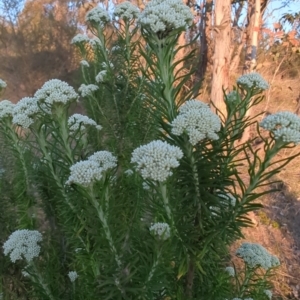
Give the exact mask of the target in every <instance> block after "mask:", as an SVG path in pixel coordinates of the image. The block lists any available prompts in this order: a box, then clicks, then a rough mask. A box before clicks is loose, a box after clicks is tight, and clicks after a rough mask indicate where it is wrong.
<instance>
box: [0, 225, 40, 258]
mask: <svg viewBox="0 0 300 300" xmlns="http://www.w3.org/2000/svg"><path fill="white" fill-rule="evenodd" d="M41 241H42V235H41V233H40V232H38V231H37V230H28V229H22V230H16V231H15V232H13V233H12V234H11V235H10V236H9V238H8V240H7V241H6V242H5V243H4V245H3V249H4V255H8V254H9V256H10V260H11V261H12V262H13V263H14V262H16V260H18V259H24V258H25V259H26V261H27V262H30V261H32V259H33V258H34V257H38V256H39V254H40V250H41V247H40V246H39V245H38V242H41Z"/></svg>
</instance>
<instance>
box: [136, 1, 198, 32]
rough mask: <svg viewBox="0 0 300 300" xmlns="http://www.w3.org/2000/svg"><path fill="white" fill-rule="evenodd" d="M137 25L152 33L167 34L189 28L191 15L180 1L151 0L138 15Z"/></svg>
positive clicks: (191, 19)
mask: <svg viewBox="0 0 300 300" xmlns="http://www.w3.org/2000/svg"><path fill="white" fill-rule="evenodd" d="M138 21H139V23H140V24H141V25H142V26H144V27H148V28H150V29H151V30H152V31H153V32H155V33H158V32H167V31H171V30H174V29H178V28H183V29H185V27H187V26H190V25H191V24H192V21H193V14H192V12H191V10H190V9H189V7H188V6H186V5H185V4H184V3H183V2H182V0H152V1H150V2H148V4H147V5H146V7H145V9H144V11H143V12H142V13H141V14H140V16H139V19H138Z"/></svg>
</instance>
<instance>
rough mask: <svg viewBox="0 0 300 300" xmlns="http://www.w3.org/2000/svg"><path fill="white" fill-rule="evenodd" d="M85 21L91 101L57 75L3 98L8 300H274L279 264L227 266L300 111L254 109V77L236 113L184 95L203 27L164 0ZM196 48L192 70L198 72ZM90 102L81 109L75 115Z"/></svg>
mask: <svg viewBox="0 0 300 300" xmlns="http://www.w3.org/2000/svg"><path fill="white" fill-rule="evenodd" d="M135 19H137V22H136V23H135ZM86 20H87V23H88V26H89V27H88V29H89V35H82V34H79V35H77V36H75V37H74V38H73V40H72V41H71V43H72V44H73V45H74V46H76V47H78V49H79V51H80V54H81V55H82V60H81V62H80V63H79V65H80V68H81V71H82V83H81V84H80V87H79V89H78V92H79V94H80V97H79V95H78V94H77V92H76V91H75V89H74V88H73V87H71V86H69V85H68V84H67V83H66V82H63V81H60V80H58V79H52V80H50V81H48V82H46V83H45V84H44V85H43V86H42V87H41V89H39V90H38V91H37V92H36V93H35V94H34V97H31V98H29V97H26V98H23V99H21V100H20V101H19V102H18V103H17V104H12V103H11V102H9V101H8V100H3V101H1V102H0V139H1V149H0V151H1V155H0V168H1V170H5V171H1V176H0V191H1V198H0V204H1V208H2V210H3V212H4V213H3V214H2V215H3V222H2V223H3V224H5V226H3V230H2V231H3V232H1V240H2V241H3V250H4V251H3V255H4V256H3V257H1V260H2V259H3V261H4V264H5V266H4V268H3V269H0V271H1V277H2V278H4V279H3V284H2V285H1V287H0V288H1V289H2V290H3V292H4V295H5V297H6V298H7V299H17V298H18V297H19V295H20V293H21V294H22V297H23V296H24V297H26V298H28V299H53V300H56V299H67V300H68V299H70V300H71V299H145V300H146V299H153V300H156V299H157V300H158V299H165V300H166V299H179V300H180V299H208V300H224V299H243V300H245V299H248V300H249V299H255V300H268V299H270V298H271V297H272V292H271V288H272V285H271V284H270V278H271V276H272V274H273V273H274V271H275V269H276V267H277V266H278V265H279V261H278V259H277V258H276V257H275V256H273V255H271V254H269V253H268V252H267V250H266V249H264V248H263V247H262V246H260V245H256V244H251V243H246V244H243V245H242V246H241V248H239V249H238V250H237V255H238V257H240V258H242V259H243V263H244V269H238V268H236V267H235V266H234V267H231V266H230V267H227V268H225V266H224V258H225V257H227V255H228V252H227V250H226V249H227V247H228V246H229V245H231V243H232V242H233V241H234V240H237V239H239V238H240V237H241V236H242V233H241V229H242V228H243V227H245V226H250V225H251V220H250V219H249V218H248V217H247V214H248V212H250V211H255V210H257V209H259V208H260V207H261V206H260V205H259V204H257V203H256V201H255V200H256V199H258V198H259V197H260V196H261V195H263V194H267V193H270V192H271V190H267V186H268V184H269V183H270V182H271V183H272V177H273V175H275V174H277V173H278V172H279V171H280V170H281V168H282V167H283V166H285V165H286V164H287V163H289V162H290V161H291V160H292V159H293V158H294V157H296V155H295V156H291V157H287V158H284V159H281V160H280V161H278V162H276V164H274V163H273V159H274V157H275V156H276V155H277V154H278V152H280V151H281V150H284V149H286V148H291V147H295V146H296V144H298V143H299V141H300V139H299V128H300V125H299V124H300V119H299V117H298V116H296V115H293V114H291V113H288V112H281V113H277V114H274V115H271V116H268V117H266V118H265V119H264V120H262V122H261V123H260V124H257V122H256V121H255V120H256V119H255V118H253V119H249V118H248V117H247V116H246V113H247V111H248V109H250V108H251V107H253V106H255V105H257V104H258V103H259V102H260V101H261V100H262V95H261V94H262V92H263V91H264V90H265V89H267V88H268V83H267V82H266V81H265V80H264V79H263V78H262V77H261V76H260V75H259V74H256V73H252V74H247V75H243V76H242V77H240V78H239V79H238V81H237V83H236V85H235V86H234V88H233V92H230V93H227V92H226V93H225V95H224V101H225V103H226V109H227V114H225V115H226V117H225V116H224V115H223V114H221V113H219V112H218V113H215V112H214V111H213V110H212V109H211V106H212V105H213V103H211V104H206V103H203V102H201V101H200V100H198V99H197V95H195V93H194V91H193V90H192V89H190V88H186V87H187V86H188V85H189V84H190V83H191V82H190V77H191V76H192V75H193V74H194V72H195V69H191V70H190V71H189V72H188V73H186V74H185V75H182V74H179V73H180V72H176V71H175V69H176V66H177V65H178V61H176V59H175V56H176V53H177V52H178V51H179V49H178V47H177V42H178V39H179V36H180V34H181V33H182V32H183V31H184V30H186V29H187V30H188V27H189V26H190V25H191V23H192V20H193V15H192V13H191V11H190V9H189V8H188V7H187V6H186V5H185V4H184V3H183V2H182V1H179V0H167V1H161V0H153V1H152V2H149V4H147V5H146V7H145V9H144V11H143V12H141V13H140V12H139V10H138V9H137V8H136V7H134V6H133V5H132V4H131V3H129V2H124V3H122V4H120V5H118V6H116V8H115V12H114V18H113V20H111V19H110V15H109V14H108V12H106V11H105V10H103V9H102V8H100V7H96V8H93V9H92V10H91V11H90V12H88V13H87V16H86ZM92 34H93V36H92ZM112 37H113V38H112ZM188 47H191V48H192V47H193V43H192V41H191V43H190V44H189V45H188ZM193 53H194V52H193V51H191V52H190V53H187V55H186V57H184V61H185V62H188V63H191V65H196V63H194V59H195V57H194V56H193V55H194V54H193ZM192 84H193V85H194V82H193V83H192ZM5 87H6V84H5V83H3V81H1V80H0V90H2V89H3V88H5ZM78 101H80V104H81V106H80V107H83V108H84V115H80V114H73V115H71V111H74V107H75V108H76V105H77V102H78ZM254 123H255V124H257V125H259V126H257V127H256V128H257V135H258V136H260V137H261V140H262V143H263V149H264V153H263V155H260V156H259V154H258V151H256V150H255V149H254V148H253V147H254V146H253V143H252V142H253V140H250V141H248V142H247V143H242V142H241V141H240V137H241V134H242V133H243V131H244V130H245V129H246V128H247V127H249V126H251V125H252V124H254ZM261 129H262V130H264V131H263V134H262V133H261V131H260V130H261ZM265 130H267V131H265ZM241 165H244V166H246V168H245V169H247V170H248V174H247V175H248V177H249V180H248V181H247V180H245V178H244V177H245V174H243V177H242V176H241V169H240V166H241ZM270 167H272V168H270ZM258 187H264V188H266V190H264V191H263V192H258V191H257V188H258ZM38 230H39V231H38ZM40 232H41V233H40ZM42 236H43V238H42ZM1 255H2V254H1ZM8 255H9V256H10V259H9V258H7V257H6V256H8ZM70 270H73V271H70ZM11 274H16V276H15V278H14V280H12V277H11ZM16 282H18V284H17V283H16ZM2 290H1V292H2ZM9 297H10V298H9ZM6 298H5V299H6Z"/></svg>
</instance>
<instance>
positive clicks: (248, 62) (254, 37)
mask: <svg viewBox="0 0 300 300" xmlns="http://www.w3.org/2000/svg"><path fill="white" fill-rule="evenodd" d="M260 20H261V0H249V2H248V24H247V50H246V57H245V63H244V68H243V73H244V74H247V73H250V72H253V71H254V70H255V67H256V59H257V49H258V33H259V28H260ZM251 115H252V109H251V108H250V109H249V110H248V111H247V113H246V117H250V116H251ZM250 135H251V128H250V127H247V128H246V129H245V131H244V133H243V135H242V138H241V140H240V142H241V143H245V142H246V141H247V140H249V139H250Z"/></svg>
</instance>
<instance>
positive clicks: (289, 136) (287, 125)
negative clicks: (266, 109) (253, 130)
mask: <svg viewBox="0 0 300 300" xmlns="http://www.w3.org/2000/svg"><path fill="white" fill-rule="evenodd" d="M259 125H260V126H261V127H262V128H264V129H266V130H269V131H271V132H272V133H273V134H274V138H275V140H280V139H281V140H282V141H283V142H285V143H295V144H300V118H299V117H298V115H296V114H294V113H291V112H289V111H281V112H278V113H275V114H273V115H269V116H267V117H265V118H264V119H263V120H262V121H261V122H260V124H259Z"/></svg>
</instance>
